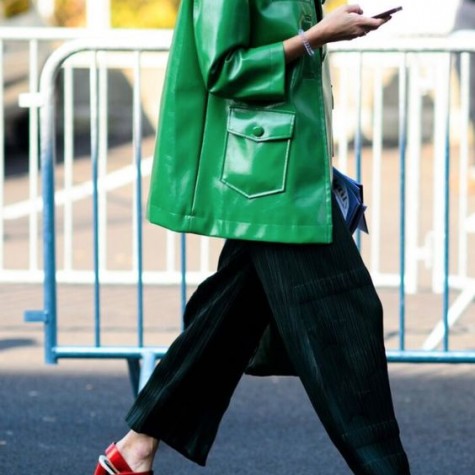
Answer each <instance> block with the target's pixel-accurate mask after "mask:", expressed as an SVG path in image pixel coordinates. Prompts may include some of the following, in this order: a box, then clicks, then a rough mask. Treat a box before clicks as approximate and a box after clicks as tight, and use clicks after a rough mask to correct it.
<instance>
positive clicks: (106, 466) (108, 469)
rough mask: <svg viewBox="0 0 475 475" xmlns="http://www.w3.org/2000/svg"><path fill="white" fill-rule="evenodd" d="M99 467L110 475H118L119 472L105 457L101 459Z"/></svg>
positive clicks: (102, 456)
mask: <svg viewBox="0 0 475 475" xmlns="http://www.w3.org/2000/svg"><path fill="white" fill-rule="evenodd" d="M99 465H100V466H101V467H102V468H103V469H104V470H105V471H106V472H107V473H108V474H110V475H117V474H118V473H119V472H118V471H117V470H116V469H115V467H113V466H112V465H111V463H110V461H109V459H108V458H107V457H106V456H105V455H101V456H100V457H99Z"/></svg>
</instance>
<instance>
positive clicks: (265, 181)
mask: <svg viewBox="0 0 475 475" xmlns="http://www.w3.org/2000/svg"><path fill="white" fill-rule="evenodd" d="M294 122H295V114H294V113H293V112H287V111H275V110H256V109H244V108H240V107H232V108H230V110H229V118H228V127H227V138H226V147H225V156H224V164H223V170H222V174H221V180H222V181H223V183H225V184H226V185H227V186H229V187H230V188H232V189H234V190H235V191H237V192H239V193H241V194H242V195H244V196H246V197H247V198H257V197H260V196H266V195H271V194H275V193H281V192H283V191H284V190H285V183H286V176H287V166H288V161H289V154H290V146H291V139H292V134H293V130H294Z"/></svg>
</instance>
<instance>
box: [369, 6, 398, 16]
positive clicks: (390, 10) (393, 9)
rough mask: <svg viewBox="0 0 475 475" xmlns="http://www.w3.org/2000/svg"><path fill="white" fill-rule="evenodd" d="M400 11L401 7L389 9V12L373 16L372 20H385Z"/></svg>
mask: <svg viewBox="0 0 475 475" xmlns="http://www.w3.org/2000/svg"><path fill="white" fill-rule="evenodd" d="M401 10H402V7H394V8H390V9H389V10H386V11H385V12H381V13H378V14H377V15H373V16H372V18H379V19H383V18H387V17H389V16H391V15H393V14H394V13H396V12H400V11H401Z"/></svg>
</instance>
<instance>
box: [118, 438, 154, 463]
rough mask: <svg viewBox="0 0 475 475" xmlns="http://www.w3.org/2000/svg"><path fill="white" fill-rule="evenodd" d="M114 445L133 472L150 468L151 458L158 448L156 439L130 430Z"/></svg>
mask: <svg viewBox="0 0 475 475" xmlns="http://www.w3.org/2000/svg"><path fill="white" fill-rule="evenodd" d="M116 446H117V449H118V450H119V452H120V454H121V455H122V457H123V458H124V459H125V461H126V462H127V463H128V465H129V466H130V468H131V469H132V470H133V471H134V472H148V471H151V470H152V466H153V459H154V457H155V453H156V452H157V449H158V440H157V439H154V438H153V437H150V436H148V435H145V434H139V433H137V432H134V431H130V432H128V433H127V434H126V435H125V437H123V438H122V439H121V440H119V441H118V442H117V443H116Z"/></svg>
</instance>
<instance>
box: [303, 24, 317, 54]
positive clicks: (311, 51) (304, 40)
mask: <svg viewBox="0 0 475 475" xmlns="http://www.w3.org/2000/svg"><path fill="white" fill-rule="evenodd" d="M299 36H300V39H301V40H302V43H303V45H304V47H305V51H306V52H307V54H308V55H309V56H313V55H314V54H315V51H313V49H312V47H311V46H310V43H309V41H308V39H307V37H306V36H305V32H304V31H303V30H302V29H300V30H299Z"/></svg>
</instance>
